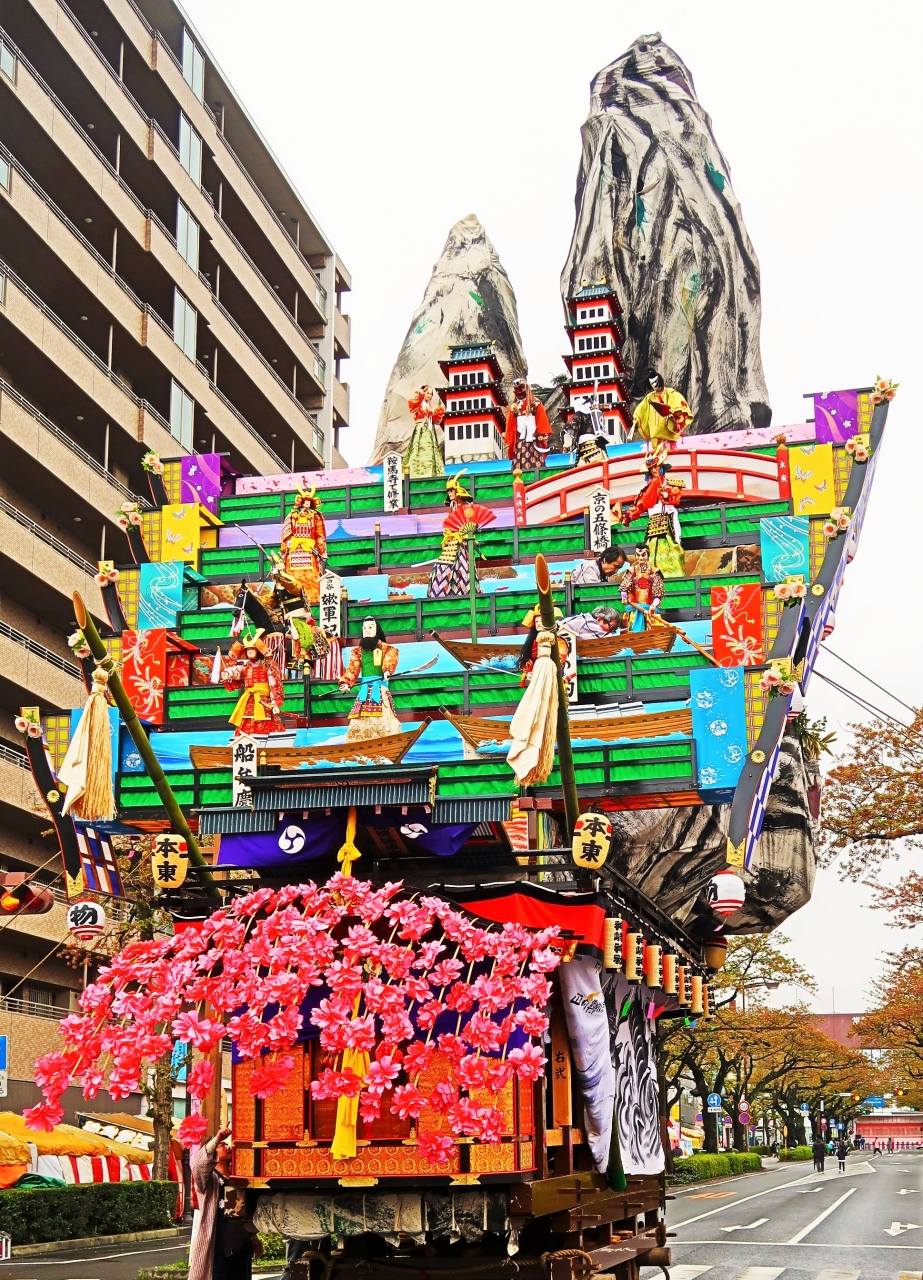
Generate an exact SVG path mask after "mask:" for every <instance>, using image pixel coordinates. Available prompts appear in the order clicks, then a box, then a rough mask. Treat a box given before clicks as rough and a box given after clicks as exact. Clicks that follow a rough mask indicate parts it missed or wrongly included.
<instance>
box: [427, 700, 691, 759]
mask: <svg viewBox="0 0 923 1280" xmlns="http://www.w3.org/2000/svg"><path fill="white" fill-rule="evenodd" d="M442 714H443V715H444V716H445V718H446V719H447V720H448V721H449V722H450V724H452V725H453V726H454V728H456V729H457V730H458V732H459V733H460V734H461V736H462V737H463V738H464V739H465V741H466V742H467V743H468V744H469V745H470V746H472V747H474V749H475V750H476V751H479V750H480V749H481V748H482V747H486V746H493V745H495V744H497V743H501V742H508V741H509V736H510V722H509V720H488V719H486V718H484V717H481V716H457V715H453V714H452V713H451V711H447V710H445V708H443V712H442ZM673 733H681V734H683V735H684V736H685V737H691V735H692V712H691V711H690V710H688V709H687V708H683V709H682V710H680V711H652V712H649V713H646V714H644V715H640V716H602V717H600V718H599V719H598V720H590V719H582V718H574V719H571V720H570V736H571V738H592V739H595V740H599V741H602V742H617V741H618V740H619V739H620V738H633V739H636V740H637V739H639V738H665V737H667V736H669V735H670V734H673Z"/></svg>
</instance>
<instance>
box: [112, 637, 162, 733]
mask: <svg viewBox="0 0 923 1280" xmlns="http://www.w3.org/2000/svg"><path fill="white" fill-rule="evenodd" d="M122 684H123V686H124V688H125V692H126V693H127V694H128V700H129V702H130V703H131V705H132V706H133V707H134V709H135V712H136V713H137V716H138V719H139V720H146V721H148V723H149V724H163V714H164V705H163V704H164V697H163V691H164V689H165V688H166V684H167V633H166V631H165V630H163V629H162V628H158V629H156V630H145V631H125V632H123V634H122Z"/></svg>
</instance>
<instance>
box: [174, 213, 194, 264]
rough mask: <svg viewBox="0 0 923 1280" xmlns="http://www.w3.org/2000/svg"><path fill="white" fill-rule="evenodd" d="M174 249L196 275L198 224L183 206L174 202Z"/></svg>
mask: <svg viewBox="0 0 923 1280" xmlns="http://www.w3.org/2000/svg"><path fill="white" fill-rule="evenodd" d="M176 247H177V249H179V252H180V257H182V258H185V259H186V261H187V262H188V263H189V265H190V267H192V269H193V271H195V272H196V274H198V270H199V224H198V223H197V222H196V220H195V218H194V217H193V216H192V214H191V213H190V212H189V210H188V209H187V208H186V206H185V205H184V204H183V202H182V200H177V202H176Z"/></svg>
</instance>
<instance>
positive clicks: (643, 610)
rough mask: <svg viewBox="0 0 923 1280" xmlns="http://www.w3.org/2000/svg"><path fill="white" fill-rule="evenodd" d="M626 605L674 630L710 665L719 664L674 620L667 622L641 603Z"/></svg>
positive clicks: (718, 665)
mask: <svg viewBox="0 0 923 1280" xmlns="http://www.w3.org/2000/svg"><path fill="white" fill-rule="evenodd" d="M628 607H629V608H630V609H637V610H638V612H639V613H643V614H644V615H645V617H648V618H656V619H657V623H658V624H659V625H660V626H663V627H669V628H670V630H671V631H675V632H676V634H677V635H678V636H679V638H680V640H685V641H686V644H688V645H691V646H692V648H693V649H696V650H697V651H698V652H699V653H700V654H701V655H702V657H703V658H707V659H708V661H709V662H710V663H711V664H712V666H714V667H720V666H721V663H720V662H718V661H717V660H716V658H715V657H714V655H713V654H711V653H709V652H708V650H707V649H703V648H702V646H701V645H700V644H696V642H695V641H694V640H693V639H692V638H691V636H687V635H686V633H685V631H684V630H683V629H682V627H678V626H677V625H676V623H675V622H668V621H667V620H666V618H664V617H663V616H662V615H661V614H659V613H654V610H653V609H646V608H645V607H644V605H643V604H630V605H629V606H628Z"/></svg>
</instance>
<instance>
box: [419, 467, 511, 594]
mask: <svg viewBox="0 0 923 1280" xmlns="http://www.w3.org/2000/svg"><path fill="white" fill-rule="evenodd" d="M461 476H462V472H461V471H459V472H457V473H456V474H455V475H454V476H449V478H448V480H446V482H445V488H446V499H445V504H446V506H447V507H448V508H449V514H448V515H447V516H446V518H445V520H443V522H442V530H443V532H442V549H441V551H440V552H439V559H438V560H437V561H436V563H435V564H434V565H433V569H432V572H431V573H430V575H429V590H428V591H427V595H428V596H429V598H430V599H431V600H444V599H445V597H446V596H466V595H468V594H469V592H470V590H471V575H472V574H474V589H475V591H477V590H479V586H478V571H477V565H476V564H472V563H471V557H470V555H469V538H470V539H471V540H472V542H473V540H474V537H475V535H476V534H477V531H478V529H482V528H483V527H484V526H485V525H488V524H490V523H491V521H492V520H496V518H497V517H496V516H495V515H494V513H493V511H491V509H490V507H485V506H484V504H483V503H482V502H472V501H471V494H470V493H469V492H468V490H467V489H466V488H465V487H464V485H463V484H462V482H461ZM474 545H475V548H476V543H475V544H474ZM475 554H476V552H475Z"/></svg>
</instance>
